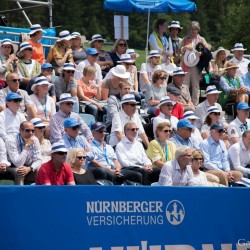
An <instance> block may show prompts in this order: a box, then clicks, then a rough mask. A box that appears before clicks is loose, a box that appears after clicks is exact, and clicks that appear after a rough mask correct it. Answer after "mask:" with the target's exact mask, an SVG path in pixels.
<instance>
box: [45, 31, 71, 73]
mask: <svg viewBox="0 0 250 250" xmlns="http://www.w3.org/2000/svg"><path fill="white" fill-rule="evenodd" d="M72 38H73V37H72V36H71V35H70V33H69V31H68V30H63V31H61V32H60V33H59V39H57V41H56V44H55V45H54V46H51V47H50V51H49V54H48V57H47V60H46V61H47V62H49V63H51V64H52V66H53V67H54V69H55V72H56V74H57V75H59V72H58V69H59V68H60V67H62V66H63V65H64V63H66V62H69V63H72V64H74V58H73V51H72V49H71V47H70V46H71V39H72Z"/></svg>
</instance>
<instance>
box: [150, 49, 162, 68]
mask: <svg viewBox="0 0 250 250" xmlns="http://www.w3.org/2000/svg"><path fill="white" fill-rule="evenodd" d="M160 60H161V55H160V53H159V51H158V50H151V51H150V52H149V55H148V57H147V62H148V63H149V64H150V65H151V67H155V66H156V65H159V64H160Z"/></svg>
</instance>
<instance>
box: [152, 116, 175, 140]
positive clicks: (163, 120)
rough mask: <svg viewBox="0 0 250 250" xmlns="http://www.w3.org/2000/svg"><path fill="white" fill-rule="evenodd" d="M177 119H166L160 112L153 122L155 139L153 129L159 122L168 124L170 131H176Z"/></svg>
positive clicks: (172, 117)
mask: <svg viewBox="0 0 250 250" xmlns="http://www.w3.org/2000/svg"><path fill="white" fill-rule="evenodd" d="M178 121H179V120H178V118H177V117H175V116H173V115H171V116H170V118H168V117H166V116H165V115H164V114H163V113H162V112H160V114H159V115H158V116H156V117H155V118H154V120H153V131H154V137H155V129H156V127H157V125H158V124H159V123H160V122H169V123H170V125H171V128H172V129H177V123H178Z"/></svg>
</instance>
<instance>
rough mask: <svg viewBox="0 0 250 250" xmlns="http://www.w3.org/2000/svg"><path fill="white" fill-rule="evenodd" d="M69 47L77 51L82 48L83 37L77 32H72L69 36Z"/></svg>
mask: <svg viewBox="0 0 250 250" xmlns="http://www.w3.org/2000/svg"><path fill="white" fill-rule="evenodd" d="M71 36H72V39H71V46H72V48H75V49H78V48H79V47H81V46H83V44H84V42H85V40H86V38H85V37H84V36H81V34H80V33H79V32H73V33H72V34H71Z"/></svg>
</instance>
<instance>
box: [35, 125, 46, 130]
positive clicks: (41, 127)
mask: <svg viewBox="0 0 250 250" xmlns="http://www.w3.org/2000/svg"><path fill="white" fill-rule="evenodd" d="M36 128H38V129H41V130H42V129H45V126H44V127H36Z"/></svg>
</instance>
